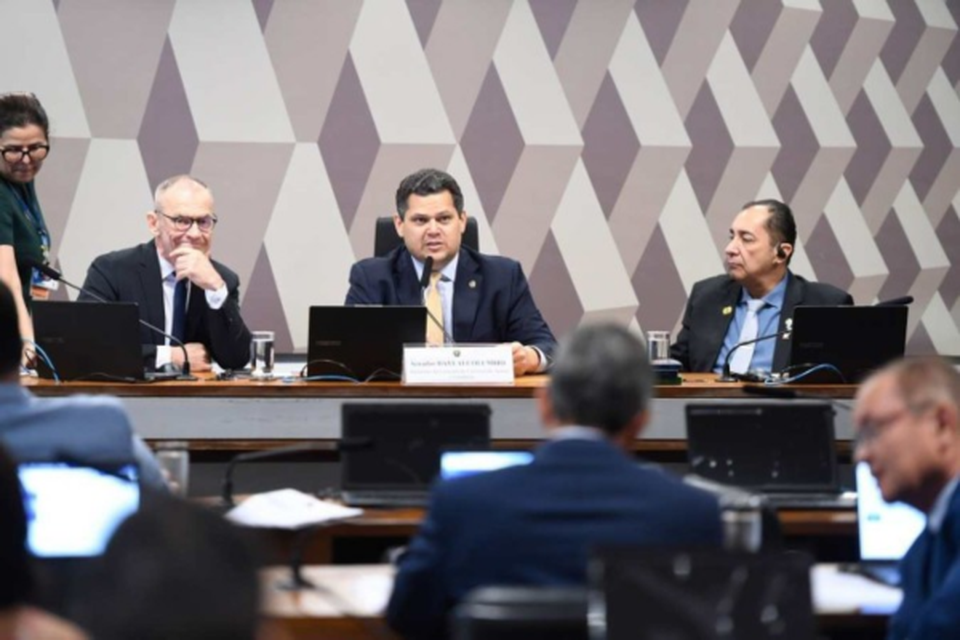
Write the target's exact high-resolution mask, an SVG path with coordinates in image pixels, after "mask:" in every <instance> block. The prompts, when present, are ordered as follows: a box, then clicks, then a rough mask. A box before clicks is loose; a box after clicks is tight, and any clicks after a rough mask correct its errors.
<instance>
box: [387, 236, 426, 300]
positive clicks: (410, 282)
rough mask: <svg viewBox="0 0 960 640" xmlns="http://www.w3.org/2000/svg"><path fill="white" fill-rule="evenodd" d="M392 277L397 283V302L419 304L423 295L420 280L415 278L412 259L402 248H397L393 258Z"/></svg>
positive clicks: (415, 272) (415, 273)
mask: <svg viewBox="0 0 960 640" xmlns="http://www.w3.org/2000/svg"><path fill="white" fill-rule="evenodd" d="M393 277H394V282H396V283H397V302H398V303H399V304H402V305H411V306H413V305H421V304H423V297H422V295H421V292H420V281H419V280H417V271H416V270H415V269H414V268H413V259H412V258H411V257H410V253H409V252H408V251H407V250H406V249H404V248H400V249H397V254H396V256H394V259H393Z"/></svg>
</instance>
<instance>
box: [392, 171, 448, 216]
mask: <svg viewBox="0 0 960 640" xmlns="http://www.w3.org/2000/svg"><path fill="white" fill-rule="evenodd" d="M444 191H449V192H450V195H451V196H453V206H454V208H456V210H457V213H458V214H462V213H463V192H462V191H460V185H458V184H457V181H456V180H454V179H453V176H451V175H450V174H449V173H447V172H446V171H440V170H439V169H420V171H417V172H416V173H411V174H410V175H408V176H407V177H406V178H404V179H403V180H402V181H401V182H400V186H399V187H397V215H399V216H400V219H401V220H402V219H403V217H404V216H405V215H406V213H407V209H408V208H409V207H410V203H409V202H408V201H409V199H410V196H411V195H418V196H432V195H433V194H435V193H443V192H444Z"/></svg>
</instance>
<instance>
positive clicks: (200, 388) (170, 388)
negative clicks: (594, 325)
mask: <svg viewBox="0 0 960 640" xmlns="http://www.w3.org/2000/svg"><path fill="white" fill-rule="evenodd" d="M547 381H548V378H547V376H543V375H536V376H526V377H523V378H520V379H518V380H517V382H516V384H514V385H511V386H444V385H439V386H404V385H401V384H399V383H396V382H372V383H366V384H353V383H343V382H300V381H294V382H281V381H270V382H259V381H253V380H233V381H218V380H216V379H213V378H212V377H211V376H209V375H207V376H201V378H200V380H198V381H196V382H162V383H152V384H146V383H144V384H128V383H116V382H70V383H64V384H54V383H52V382H50V381H46V380H27V381H26V382H25V384H26V386H28V387H29V388H30V389H31V391H33V392H34V393H35V394H37V395H39V396H47V397H55V396H63V395H70V394H76V393H91V394H112V395H116V396H120V397H121V398H123V399H124V401H125V404H126V406H127V408H128V410H129V412H130V414H131V416H132V418H133V422H134V425H135V427H136V429H137V431H138V432H139V433H140V434H141V435H142V436H143V437H144V438H146V439H147V440H148V441H163V440H185V441H187V442H188V444H189V447H190V449H191V451H204V450H213V451H224V452H230V451H247V450H255V449H265V448H271V447H280V446H287V445H290V444H296V443H298V442H307V441H309V442H315V443H316V442H319V443H320V444H321V445H322V446H327V447H328V448H329V449H330V451H333V449H334V447H335V443H336V441H337V439H338V438H339V434H340V411H341V407H342V405H343V404H344V403H346V402H411V401H418V402H483V403H487V404H489V405H490V406H491V409H492V410H493V413H492V416H491V432H492V436H493V439H494V441H495V442H497V443H501V444H503V445H504V446H532V445H533V444H535V443H536V442H538V441H539V440H541V439H542V438H543V430H542V427H541V425H540V421H539V417H538V415H537V410H536V406H535V403H534V402H533V401H532V398H533V397H534V394H536V393H537V391H538V390H539V389H541V388H542V387H544V386H545V385H546V384H547ZM802 391H803V393H804V394H809V395H814V396H818V397H823V398H830V399H833V400H838V399H849V398H852V397H853V395H854V393H855V391H856V387H855V386H854V385H809V386H804V387H802ZM655 396H656V397H655V399H654V402H653V407H652V409H653V420H652V422H651V424H650V425H649V427H648V428H647V430H646V432H645V433H644V435H643V439H642V440H639V441H638V442H637V447H636V448H637V450H638V451H642V452H653V453H657V452H663V453H667V454H669V453H671V452H673V453H677V454H678V455H679V457H682V453H683V452H684V451H685V450H686V437H685V419H684V410H685V407H686V405H687V404H690V403H699V402H715V401H722V402H737V401H744V400H749V401H751V402H758V401H764V400H760V399H758V398H756V397H753V396H749V395H747V394H746V393H745V392H744V386H743V385H742V384H739V383H720V382H716V376H715V375H714V374H687V375H685V376H684V382H683V384H681V385H664V386H658V387H656V391H655ZM850 433H851V429H850V416H849V412H844V411H841V412H838V415H837V437H838V440H840V441H841V442H843V443H845V442H846V441H848V440H849V438H850ZM844 447H847V445H846V444H842V445H841V447H840V450H841V453H843V451H844ZM847 451H848V448H847Z"/></svg>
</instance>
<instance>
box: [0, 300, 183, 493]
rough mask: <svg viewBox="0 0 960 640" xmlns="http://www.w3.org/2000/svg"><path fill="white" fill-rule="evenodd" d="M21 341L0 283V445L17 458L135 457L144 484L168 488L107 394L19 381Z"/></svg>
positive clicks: (111, 460) (103, 460)
mask: <svg viewBox="0 0 960 640" xmlns="http://www.w3.org/2000/svg"><path fill="white" fill-rule="evenodd" d="M21 349H22V342H21V340H20V331H19V330H18V325H17V310H16V306H14V302H13V296H12V295H11V294H10V290H9V289H8V288H7V287H6V285H4V284H3V283H0V444H3V445H4V446H5V447H7V450H8V451H9V452H10V453H11V455H12V456H13V457H14V458H15V459H17V460H18V461H22V460H30V461H47V460H54V461H55V460H67V461H76V462H81V463H87V464H92V465H98V464H108V465H109V464H115V463H125V462H128V461H129V462H135V463H136V464H137V465H138V467H139V469H140V481H141V484H143V485H144V486H149V487H152V488H155V489H161V490H166V484H165V482H164V480H163V475H162V473H161V471H160V465H159V464H158V463H157V460H156V458H154V457H153V454H152V453H151V452H150V449H148V448H147V445H146V444H144V442H143V440H141V439H140V438H139V437H137V436H136V435H134V433H133V430H132V428H131V427H130V421H129V419H128V418H127V414H126V412H125V411H124V410H123V405H121V404H120V401H119V400H118V399H116V398H111V397H108V396H70V397H68V398H50V399H46V398H43V399H41V398H36V397H34V396H33V394H31V393H30V392H29V391H27V390H26V389H24V388H23V387H22V386H21V385H20V352H21Z"/></svg>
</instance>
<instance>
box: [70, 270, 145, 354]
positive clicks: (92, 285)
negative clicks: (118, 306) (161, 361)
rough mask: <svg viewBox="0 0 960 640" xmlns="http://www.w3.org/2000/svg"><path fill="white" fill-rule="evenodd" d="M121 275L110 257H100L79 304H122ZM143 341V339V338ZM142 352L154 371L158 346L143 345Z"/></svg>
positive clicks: (84, 284) (85, 283)
mask: <svg viewBox="0 0 960 640" xmlns="http://www.w3.org/2000/svg"><path fill="white" fill-rule="evenodd" d="M118 273H119V269H118V267H117V265H112V264H110V263H109V255H105V256H100V257H99V258H97V259H96V260H94V261H93V264H91V265H90V268H89V269H87V277H86V279H85V280H84V281H83V291H81V292H80V295H79V296H78V297H77V300H78V301H79V302H99V301H100V300H106V301H107V302H121V297H120V286H119V283H118V282H117V281H116V277H115V276H116V275H117V274H118ZM141 339H142V338H141ZM140 351H141V353H142V355H143V364H144V367H146V368H147V369H153V368H155V366H156V363H157V346H156V345H155V344H142V345H141V347H140Z"/></svg>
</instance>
